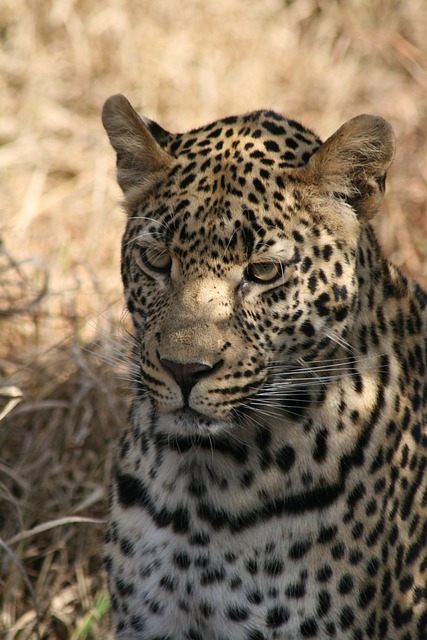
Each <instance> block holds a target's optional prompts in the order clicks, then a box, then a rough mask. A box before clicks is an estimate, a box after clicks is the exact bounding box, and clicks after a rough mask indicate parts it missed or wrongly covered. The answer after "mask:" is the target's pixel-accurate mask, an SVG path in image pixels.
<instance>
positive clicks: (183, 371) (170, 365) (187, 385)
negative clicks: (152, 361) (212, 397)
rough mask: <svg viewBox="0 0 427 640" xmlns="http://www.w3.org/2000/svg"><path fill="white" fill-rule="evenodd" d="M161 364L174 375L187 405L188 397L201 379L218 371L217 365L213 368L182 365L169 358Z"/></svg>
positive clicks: (189, 364)
mask: <svg viewBox="0 0 427 640" xmlns="http://www.w3.org/2000/svg"><path fill="white" fill-rule="evenodd" d="M160 362H161V363H162V365H163V366H164V368H165V369H166V371H169V373H170V374H172V376H173V378H174V379H175V381H176V383H177V384H178V385H179V387H180V388H181V391H182V395H183V396H184V400H185V402H186V403H187V402H188V397H189V395H190V392H191V389H192V388H193V387H194V385H196V384H197V383H198V382H199V380H200V379H201V378H205V377H206V376H208V375H210V374H211V373H212V372H213V371H214V369H215V370H216V368H217V365H215V367H211V366H210V365H208V364H202V363H200V362H189V363H187V364H182V363H181V362H174V361H173V360H168V359H167V358H160Z"/></svg>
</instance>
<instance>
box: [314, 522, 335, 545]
mask: <svg viewBox="0 0 427 640" xmlns="http://www.w3.org/2000/svg"><path fill="white" fill-rule="evenodd" d="M337 530H338V529H337V526H336V525H334V524H333V525H331V526H329V527H322V528H321V529H320V531H319V536H318V538H317V542H319V543H320V544H327V543H328V542H331V541H332V540H333V539H334V538H335V536H336V535H337Z"/></svg>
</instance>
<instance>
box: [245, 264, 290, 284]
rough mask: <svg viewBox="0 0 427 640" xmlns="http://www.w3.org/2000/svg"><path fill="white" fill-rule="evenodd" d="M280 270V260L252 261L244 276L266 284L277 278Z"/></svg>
mask: <svg viewBox="0 0 427 640" xmlns="http://www.w3.org/2000/svg"><path fill="white" fill-rule="evenodd" d="M282 272H283V268H282V265H281V264H280V262H253V263H252V264H250V265H249V266H248V268H247V269H246V277H247V278H248V280H251V281H252V282H260V283H261V284H268V283H270V282H274V281H275V280H277V279H278V278H279V277H280V276H281V275H282Z"/></svg>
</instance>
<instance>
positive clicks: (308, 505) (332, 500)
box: [103, 96, 427, 640]
mask: <svg viewBox="0 0 427 640" xmlns="http://www.w3.org/2000/svg"><path fill="white" fill-rule="evenodd" d="M103 121H104V125H105V128H106V130H107V132H108V134H109V137H110V140H111V143H112V145H113V147H114V149H115V150H116V152H117V165H118V180H119V183H120V185H121V187H122V189H123V191H124V195H125V205H126V209H127V211H128V214H129V217H128V223H127V227H126V231H125V234H124V237H123V252H122V276H123V283H124V290H125V296H126V303H127V308H128V310H129V312H130V313H131V315H132V319H133V322H134V327H135V336H134V343H135V348H134V355H133V358H134V360H135V363H136V364H134V378H135V383H134V399H133V405H132V410H131V413H130V417H129V422H128V427H127V429H126V430H125V431H124V433H123V435H122V438H121V441H120V445H119V447H118V452H117V456H116V461H115V467H114V473H113V480H112V489H111V507H110V521H109V526H108V531H107V534H106V545H105V563H106V567H107V571H108V576H109V588H110V593H111V601H112V611H113V619H114V625H115V628H116V633H117V638H119V639H121V640H273V639H274V640H302V639H305V638H317V639H322V640H326V639H327V638H339V639H346V640H367V639H368V638H369V639H371V638H373V639H380V638H386V639H390V640H425V639H426V638H427V606H426V596H427V589H426V576H427V571H426V567H427V556H426V551H427V521H426V503H427V489H426V461H427V457H426V449H427V446H426V445H427V442H426V418H427V414H426V402H427V373H426V366H427V351H426V335H427V333H426V317H427V313H426V305H427V297H426V294H425V293H424V292H423V291H422V290H421V289H420V287H419V286H418V285H417V284H415V283H414V282H412V281H409V280H407V279H406V278H405V277H404V276H403V275H402V274H401V273H400V271H399V270H398V269H397V268H396V267H394V266H393V265H392V264H390V263H389V262H388V261H387V260H386V259H385V258H384V257H383V255H382V253H381V250H380V248H379V246H378V244H377V241H376V239H375V236H374V234H373V231H372V228H371V226H370V224H369V220H370V218H371V217H372V216H373V215H374V214H375V213H376V212H377V210H378V208H379V205H380V202H381V200H382V197H383V192H384V183H385V174H386V171H387V169H388V167H389V165H390V164H391V162H392V159H393V154H394V138H393V134H392V131H391V128H390V126H389V125H388V124H387V123H386V122H384V121H383V120H382V119H380V118H376V117H373V116H360V117H358V118H355V119H353V120H351V121H350V122H348V123H346V124H345V125H343V127H341V128H340V129H339V130H338V131H337V132H336V133H335V134H334V135H333V136H331V138H329V139H328V140H327V141H326V142H325V143H324V144H322V142H321V141H320V140H319V138H318V137H317V136H316V135H314V134H313V133H312V132H311V131H309V130H307V129H305V128H304V127H302V126H301V125H299V124H298V123H296V122H294V121H292V120H287V119H285V118H283V117H282V116H280V115H278V114H276V113H274V112H271V111H259V112H254V113H249V114H247V115H244V116H238V117H231V118H225V119H224V120H220V121H218V122H214V123H212V124H210V125H208V126H206V127H202V128H200V129H197V130H194V131H191V132H190V133H186V134H171V133H168V132H166V131H165V130H163V129H162V128H161V127H159V126H158V125H157V124H155V123H153V122H151V121H149V120H147V119H143V118H140V117H139V116H138V115H137V114H136V113H135V111H134V110H133V109H132V107H131V106H130V105H129V103H128V102H127V100H126V99H125V98H123V97H122V96H114V97H112V98H110V99H109V100H108V101H107V103H106V105H105V107H104V112H103Z"/></svg>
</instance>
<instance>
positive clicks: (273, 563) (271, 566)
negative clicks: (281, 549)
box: [264, 558, 283, 576]
mask: <svg viewBox="0 0 427 640" xmlns="http://www.w3.org/2000/svg"><path fill="white" fill-rule="evenodd" d="M264 571H265V573H267V574H268V575H270V576H279V575H280V574H281V573H283V562H282V561H281V560H278V559H277V558H272V559H269V560H266V561H265V564H264Z"/></svg>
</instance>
